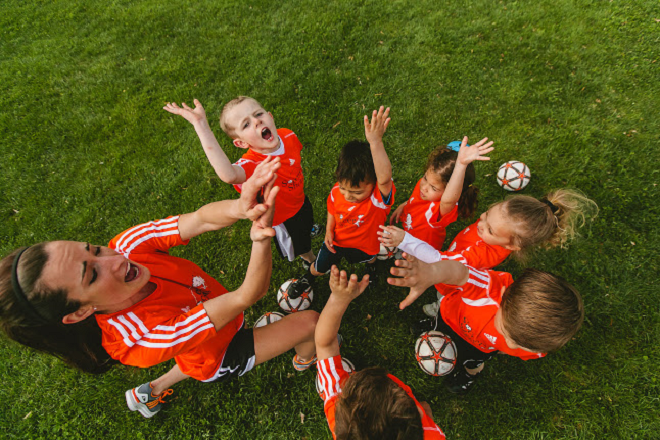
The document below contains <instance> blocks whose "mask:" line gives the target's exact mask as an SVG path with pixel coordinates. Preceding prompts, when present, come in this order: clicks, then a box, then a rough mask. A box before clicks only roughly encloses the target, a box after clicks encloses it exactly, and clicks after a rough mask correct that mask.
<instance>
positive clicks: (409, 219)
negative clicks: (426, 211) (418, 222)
mask: <svg viewBox="0 0 660 440" xmlns="http://www.w3.org/2000/svg"><path fill="white" fill-rule="evenodd" d="M403 227H404V228H406V229H407V230H411V229H412V227H413V226H412V216H411V215H410V214H408V216H407V217H406V222H405V223H404V224H403Z"/></svg>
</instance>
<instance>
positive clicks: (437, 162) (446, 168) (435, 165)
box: [426, 147, 479, 218]
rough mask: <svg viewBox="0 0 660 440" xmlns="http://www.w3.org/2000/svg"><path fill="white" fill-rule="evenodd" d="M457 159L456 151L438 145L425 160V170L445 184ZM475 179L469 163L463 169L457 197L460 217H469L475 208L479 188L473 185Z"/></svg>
mask: <svg viewBox="0 0 660 440" xmlns="http://www.w3.org/2000/svg"><path fill="white" fill-rule="evenodd" d="M457 159H458V153H457V152H456V151H454V150H452V149H450V148H448V147H438V148H436V149H435V150H433V151H432V152H431V154H430V155H429V158H428V160H427V161H426V170H427V171H431V172H433V174H435V175H436V176H438V178H440V180H442V182H443V183H444V184H445V185H447V183H449V179H451V175H452V173H453V172H454V166H455V165H456V160H457ZM475 179H476V173H475V171H474V165H472V164H469V165H468V166H467V169H466V170H465V178H464V179H463V189H462V190H461V198H460V199H458V215H459V216H460V217H461V218H468V217H471V216H472V214H473V213H474V211H475V209H477V197H478V195H479V189H477V188H476V187H475V186H473V184H474V181H475Z"/></svg>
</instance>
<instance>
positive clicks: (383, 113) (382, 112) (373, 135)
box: [364, 105, 390, 144]
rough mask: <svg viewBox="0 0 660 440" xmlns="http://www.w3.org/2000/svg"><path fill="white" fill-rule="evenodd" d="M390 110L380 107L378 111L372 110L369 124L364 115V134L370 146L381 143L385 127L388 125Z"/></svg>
mask: <svg viewBox="0 0 660 440" xmlns="http://www.w3.org/2000/svg"><path fill="white" fill-rule="evenodd" d="M389 114H390V108H389V107H387V109H386V108H385V107H383V106H382V105H381V106H380V109H378V111H376V110H374V111H373V113H372V115H371V122H370V121H369V117H368V116H367V115H364V133H365V135H366V136H367V141H368V142H369V143H370V144H373V143H375V142H381V141H382V139H383V135H384V134H385V130H387V126H388V125H389V124H390V118H389V117H388V116H389Z"/></svg>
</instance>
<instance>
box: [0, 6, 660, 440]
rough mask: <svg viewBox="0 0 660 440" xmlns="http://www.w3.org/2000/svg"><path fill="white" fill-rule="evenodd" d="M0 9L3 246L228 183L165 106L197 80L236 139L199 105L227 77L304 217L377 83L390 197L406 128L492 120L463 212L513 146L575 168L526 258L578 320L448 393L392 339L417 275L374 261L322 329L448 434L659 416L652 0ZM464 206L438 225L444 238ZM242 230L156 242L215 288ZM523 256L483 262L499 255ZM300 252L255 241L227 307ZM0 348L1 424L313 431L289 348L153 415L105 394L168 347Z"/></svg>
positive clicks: (219, 92) (658, 88) (415, 159)
mask: <svg viewBox="0 0 660 440" xmlns="http://www.w3.org/2000/svg"><path fill="white" fill-rule="evenodd" d="M0 12H1V14H0V25H1V29H2V31H1V33H2V34H1V35H2V37H1V40H0V109H1V110H0V169H1V170H2V173H1V174H0V176H1V177H0V255H6V254H8V253H9V252H10V251H11V250H13V249H14V248H16V247H19V246H23V245H28V244H32V243H36V242H40V241H44V240H55V239H67V240H79V241H89V242H91V243H95V244H105V243H107V242H108V241H109V240H110V238H112V237H113V236H114V235H115V234H117V233H119V232H121V231H123V230H124V229H126V228H128V227H130V226H133V225H135V224H138V223H141V222H144V221H148V220H151V219H155V218H161V217H165V216H167V215H172V214H177V213H184V212H189V211H192V210H194V209H196V208H198V207H200V206H201V205H203V204H205V203H208V202H211V201H214V200H221V199H227V198H234V197H236V192H235V191H234V190H233V189H232V188H231V187H230V186H229V185H226V184H224V183H223V182H222V181H220V179H219V178H218V177H217V176H216V175H215V173H214V171H213V169H212V168H211V166H210V165H209V164H208V162H207V160H206V158H205V156H204V152H203V151H202V148H201V146H200V144H199V142H198V140H197V137H196V134H195V132H194V130H193V128H192V127H191V126H190V124H188V123H187V122H185V121H184V120H183V119H181V118H178V117H175V116H173V115H170V114H169V113H166V112H165V111H163V110H162V109H161V108H162V107H163V105H164V104H165V103H166V102H169V101H175V102H179V103H180V102H181V101H186V102H188V103H191V102H192V100H193V98H197V99H199V100H200V101H201V102H202V103H203V104H204V106H205V108H206V110H207V114H208V115H209V118H210V120H211V121H212V124H211V125H212V128H213V130H214V132H215V133H216V135H217V136H218V138H219V139H220V143H221V145H222V146H223V148H224V149H225V151H226V152H227V154H228V155H229V157H230V159H232V160H236V159H238V158H239V157H240V155H241V151H240V150H238V149H237V148H235V147H233V146H232V145H231V142H230V141H229V139H228V138H227V137H226V136H225V135H224V134H223V133H222V131H221V130H220V127H219V124H218V123H217V118H218V115H219V112H220V110H221V108H222V105H223V103H225V102H227V101H228V100H230V99H231V98H233V97H235V96H237V95H250V96H253V97H255V98H257V99H258V100H260V101H261V103H262V104H263V105H264V106H265V107H266V109H268V110H270V111H271V112H272V113H273V115H274V116H275V121H276V124H277V125H278V127H287V128H290V129H292V130H294V131H295V132H296V134H297V135H298V137H299V138H300V140H301V141H302V143H303V145H304V146H305V149H304V150H303V168H304V172H305V175H306V193H307V194H308V196H309V197H310V199H311V200H312V203H313V205H314V209H315V213H316V217H317V220H321V221H324V219H325V215H326V208H325V199H326V197H327V195H328V192H329V190H330V188H331V187H332V185H333V184H334V180H333V172H334V165H335V160H336V157H337V154H338V152H339V150H340V148H341V146H342V145H343V144H344V143H345V142H347V141H348V140H351V139H353V138H362V137H363V136H364V133H363V125H362V119H361V118H362V116H363V115H364V114H365V113H367V112H368V111H370V110H371V109H373V108H375V107H376V106H378V105H380V104H385V105H388V106H390V107H391V108H392V113H391V117H392V122H391V125H390V127H389V129H388V132H387V134H386V136H385V146H386V149H387V151H388V153H389V155H390V159H391V161H392V165H393V173H394V180H395V182H396V184H397V188H398V193H397V201H396V204H397V205H398V204H399V203H401V202H403V201H404V200H406V199H407V197H408V196H409V195H410V193H411V191H412V189H413V188H414V185H415V183H416V181H417V180H418V179H419V178H420V177H421V175H422V173H423V167H424V163H425V160H426V156H427V155H428V153H429V152H430V151H431V150H432V149H433V148H434V147H436V146H438V145H442V144H445V143H446V142H448V141H452V140H456V139H460V138H461V137H462V136H464V135H467V136H469V137H470V139H471V140H477V139H480V138H482V137H486V136H487V137H489V138H490V139H492V140H494V141H495V147H496V150H495V151H494V152H493V153H492V154H491V157H492V158H493V160H492V161H491V162H484V163H480V164H479V165H478V166H477V173H478V178H477V186H478V187H479V188H480V189H481V195H480V208H479V212H481V211H483V210H484V209H486V208H487V207H488V205H489V204H491V203H493V202H496V201H498V200H501V199H502V198H503V197H504V196H505V194H504V193H503V191H502V190H501V189H500V188H499V186H497V183H496V180H495V173H496V171H497V167H498V166H499V164H501V163H503V162H505V161H507V160H512V159H516V160H521V161H524V162H525V163H527V164H528V165H529V167H530V168H531V171H532V181H531V184H530V185H529V186H528V188H527V189H525V191H524V193H525V194H529V195H533V196H537V197H541V196H543V195H544V194H546V193H547V192H548V191H550V190H552V189H556V188H561V187H571V188H577V189H580V190H582V191H583V192H585V193H586V194H587V195H588V196H589V197H591V198H592V199H594V200H595V201H596V202H597V203H598V205H599V207H600V214H599V216H598V217H597V218H596V219H595V220H594V221H593V222H590V223H589V224H588V225H587V226H586V227H585V228H583V229H582V231H581V232H582V237H581V238H580V239H579V240H577V241H575V242H573V243H572V244H571V246H570V247H569V248H568V249H555V250H551V251H545V252H540V253H537V254H536V255H534V256H533V257H532V258H531V259H530V260H529V261H528V262H527V263H526V264H525V265H527V266H532V267H537V268H539V269H543V270H548V271H552V272H554V273H557V274H559V275H561V276H563V277H564V278H566V279H567V280H569V281H570V282H572V283H573V284H574V285H575V286H576V287H577V288H578V290H579V291H580V292H581V293H582V296H583V299H584V302H585V307H586V319H585V322H584V325H583V327H582V329H581V331H580V332H579V333H578V335H577V336H576V338H575V339H574V340H573V341H571V342H570V343H569V344H568V345H567V346H566V347H565V348H563V349H562V350H560V351H559V352H557V353H553V354H551V355H549V356H548V357H547V358H545V359H542V360H535V361H529V362H523V361H521V360H519V359H516V358H510V357H505V356H498V357H497V358H496V359H494V360H493V361H492V362H489V364H488V365H487V367H486V370H485V372H484V374H483V377H482V378H481V379H480V381H479V383H478V384H477V385H476V387H475V389H474V390H473V391H472V392H471V393H470V394H468V395H467V396H462V397H457V396H454V395H452V394H450V393H448V392H447V391H446V390H445V389H444V387H443V386H442V382H441V381H440V380H438V379H436V378H432V377H430V376H426V375H425V374H424V373H423V372H422V371H421V370H420V369H419V367H418V366H417V365H416V362H415V360H414V353H413V343H414V337H413V336H412V335H410V334H409V331H408V327H409V325H410V323H412V322H413V321H415V320H416V319H420V318H421V317H422V312H421V306H422V304H424V303H425V302H428V301H426V300H430V299H432V298H431V297H430V296H429V297H422V298H420V300H419V301H418V302H417V303H415V304H414V305H413V306H411V307H410V308H408V309H406V310H405V311H403V312H400V311H398V309H397V304H398V302H399V301H400V300H401V299H402V298H403V297H404V296H405V294H406V292H405V291H404V290H402V289H399V288H394V287H388V286H387V285H386V284H385V283H381V285H380V286H379V288H378V289H377V291H375V292H371V293H370V294H368V295H365V296H363V297H361V298H359V299H358V300H356V301H355V302H354V303H353V304H352V305H351V307H350V308H349V311H348V312H347V314H346V316H345V318H344V322H343V325H342V329H341V332H342V334H343V335H344V337H345V340H346V343H345V345H344V347H343V348H342V352H343V354H344V355H345V356H346V357H348V358H349V359H351V360H352V361H353V362H354V363H355V364H356V365H357V367H358V368H364V367H367V366H370V365H380V366H382V367H385V368H387V369H388V370H390V371H391V372H392V373H393V374H395V375H396V376H398V377H399V378H401V379H402V380H404V381H405V382H406V383H408V384H409V385H410V386H411V387H412V388H413V390H414V391H415V392H416V393H417V394H419V395H420V396H423V398H425V399H427V400H428V401H429V402H430V404H431V407H432V408H433V410H434V415H435V420H436V422H437V423H438V425H439V426H440V427H441V428H442V429H443V430H444V431H445V433H446V434H447V436H448V438H452V439H490V438H493V439H495V438H497V439H501V438H510V439H564V438H565V439H574V438H580V439H606V438H608V439H610V438H611V439H616V438H622V439H629V438H639V439H650V438H657V436H658V434H657V433H658V432H659V431H660V409H659V408H660V402H659V399H660V368H658V364H659V363H660V349H658V344H657V340H656V338H658V337H659V336H660V312H659V308H658V304H659V303H660V282H659V277H658V276H657V273H658V270H660V258H659V252H658V249H660V237H659V231H660V227H658V217H659V216H660V209H659V207H660V204H659V203H658V199H659V197H660V188H658V182H659V181H660V168H659V166H658V164H659V161H658V160H657V151H658V146H659V145H660V123H659V118H658V115H659V113H658V96H660V69H659V65H660V62H659V61H658V60H659V59H660V53H659V52H660V50H659V48H660V4H659V3H658V2H657V1H655V0H644V1H642V0H639V1H634V0H628V1H623V0H614V1H604V0H583V1H575V0H554V1H547V0H540V1H530V0H519V1H497V2H494V1H485V0H474V1H457V0H449V1H446V2H438V1H429V0H417V1H411V0H394V1H389V2H378V1H372V0H369V1H352V2H351V1H313V0H291V1H281V2H267V1H263V0H253V1H250V2H243V1H234V0H231V1H229V0H226V1H223V0H219V1H208V0H198V1H194V2H192V1H184V0H173V1H169V2H163V1H155V0H139V1H138V0H136V1H127V0H117V1H105V2H101V1H98V0H87V1H81V0H59V1H56V2H53V1H32V2H24V1H18V0H4V1H3V2H2V4H1V5H0ZM654 97H655V98H654ZM472 221H474V219H470V220H468V221H459V222H457V223H455V224H453V225H452V226H451V227H450V228H449V230H448V234H447V237H448V240H447V242H446V243H448V242H449V239H451V238H453V236H454V235H455V234H456V232H458V231H460V230H461V229H462V228H463V227H465V226H466V225H468V224H469V223H471V222H472ZM248 230H249V224H247V222H243V223H239V224H237V225H235V226H234V227H232V228H230V229H226V230H223V231H220V232H216V233H210V234H206V235H205V236H201V237H199V238H197V239H195V240H193V241H192V242H191V244H190V245H188V246H186V247H184V248H180V249H177V250H176V251H175V253H176V254H177V255H180V256H183V257H185V258H188V259H190V260H192V261H194V262H196V263H197V264H199V265H200V266H201V267H202V268H204V269H205V270H206V271H207V272H208V273H209V274H211V275H213V276H214V277H215V278H216V279H218V280H219V281H220V282H221V283H223V284H224V285H225V286H226V287H227V288H229V289H232V288H236V287H238V286H239V285H240V283H241V281H242V279H243V276H244V274H245V269H246V267H247V263H248V257H249V237H248ZM320 243H321V241H320V239H316V240H315V249H318V247H319V246H320ZM524 267H525V266H524V265H521V264H519V263H517V262H516V261H513V260H510V261H507V262H506V263H505V264H503V265H502V266H500V268H499V269H500V270H505V271H509V272H511V273H512V274H513V275H514V277H515V276H517V275H519V274H520V273H522V270H523V269H524ZM354 269H355V270H361V269H360V268H359V267H355V268H354ZM384 269H385V268H384V267H383V270H384ZM301 271H302V267H301V265H300V263H298V262H295V263H288V262H286V261H283V260H282V259H279V258H275V259H274V263H273V276H272V281H271V292H270V293H269V294H268V296H267V297H266V298H265V299H263V300H262V301H260V302H259V303H258V304H256V305H255V306H254V307H252V308H251V309H249V310H248V311H247V312H246V319H247V321H248V322H253V321H254V320H256V319H257V318H258V317H259V316H260V315H261V314H262V313H263V312H265V311H271V310H276V309H277V304H276V300H275V293H276V290H277V287H278V286H279V285H280V284H282V283H283V282H284V281H285V280H287V279H288V278H291V277H293V276H297V275H300V274H301ZM323 284H324V285H323V286H321V287H319V288H318V289H317V292H316V299H315V302H314V305H313V307H314V309H316V310H318V311H320V310H321V309H322V307H323V304H324V302H325V300H326V299H327V297H328V294H329V289H328V287H327V285H325V283H323ZM0 354H1V355H0V381H1V383H2V385H0V437H3V438H16V439H18V438H21V439H22V438H44V439H50V438H100V437H103V438H138V439H140V438H160V439H166V438H168V439H169V438H172V439H182V438H221V439H245V438H259V439H261V438H264V439H267V438H274V439H281V438H285V439H288V438H290V439H301V438H306V439H310V440H311V439H319V438H329V437H330V433H329V430H328V428H327V424H326V421H325V417H324V414H323V408H322V402H321V400H320V399H319V398H318V396H317V394H316V391H315V387H314V373H312V372H311V371H308V372H305V373H303V374H295V371H294V370H293V368H292V366H291V356H292V355H291V354H285V355H283V356H281V357H279V358H277V359H276V360H274V361H272V362H269V363H267V364H265V365H262V366H260V367H258V368H257V369H256V370H255V371H253V372H252V373H250V374H249V375H247V376H245V377H243V378H241V379H240V380H237V381H234V382H231V383H229V384H225V385H207V384H202V383H199V382H194V381H192V380H191V381H187V382H185V383H182V384H180V385H179V386H177V387H176V390H175V394H174V396H175V397H176V400H175V401H174V402H173V403H172V404H171V405H169V406H168V407H166V408H165V410H163V411H162V412H161V413H160V414H158V415H157V416H156V417H154V418H153V419H150V420H146V419H143V418H142V417H141V416H140V415H138V414H137V413H130V412H129V411H128V409H127V408H126V404H125V401H124V394H123V393H124V391H125V390H127V389H129V388H132V387H134V386H137V385H139V384H141V383H144V382H146V381H148V380H150V379H152V378H155V377H157V376H158V375H160V374H162V373H163V372H165V371H167V370H168V369H169V368H170V367H171V363H167V364H162V365H159V366H157V367H154V368H151V369H149V370H139V369H136V368H132V367H123V366H117V367H114V368H113V369H112V370H111V371H110V372H109V373H106V374H105V375H102V376H90V375H85V374H82V373H78V372H76V371H74V370H72V369H70V368H68V367H66V366H65V365H64V364H63V363H62V362H60V361H59V360H56V359H54V358H51V357H48V356H43V355H39V354H36V353H34V352H33V351H31V350H29V349H25V348H23V347H21V346H18V345H17V344H15V343H13V342H11V341H8V340H7V339H6V338H4V337H2V338H0Z"/></svg>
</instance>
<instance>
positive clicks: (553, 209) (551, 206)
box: [541, 198, 559, 215]
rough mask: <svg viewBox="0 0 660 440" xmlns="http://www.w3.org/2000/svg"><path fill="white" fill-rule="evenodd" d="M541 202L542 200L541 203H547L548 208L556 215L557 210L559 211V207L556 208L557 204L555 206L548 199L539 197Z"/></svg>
mask: <svg viewBox="0 0 660 440" xmlns="http://www.w3.org/2000/svg"><path fill="white" fill-rule="evenodd" d="M541 202H543V203H545V204H546V205H548V206H549V207H550V210H551V211H552V213H553V214H555V215H556V214H557V211H559V208H558V207H557V206H555V204H554V203H552V202H551V201H550V200H548V199H545V198H544V199H541Z"/></svg>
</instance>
